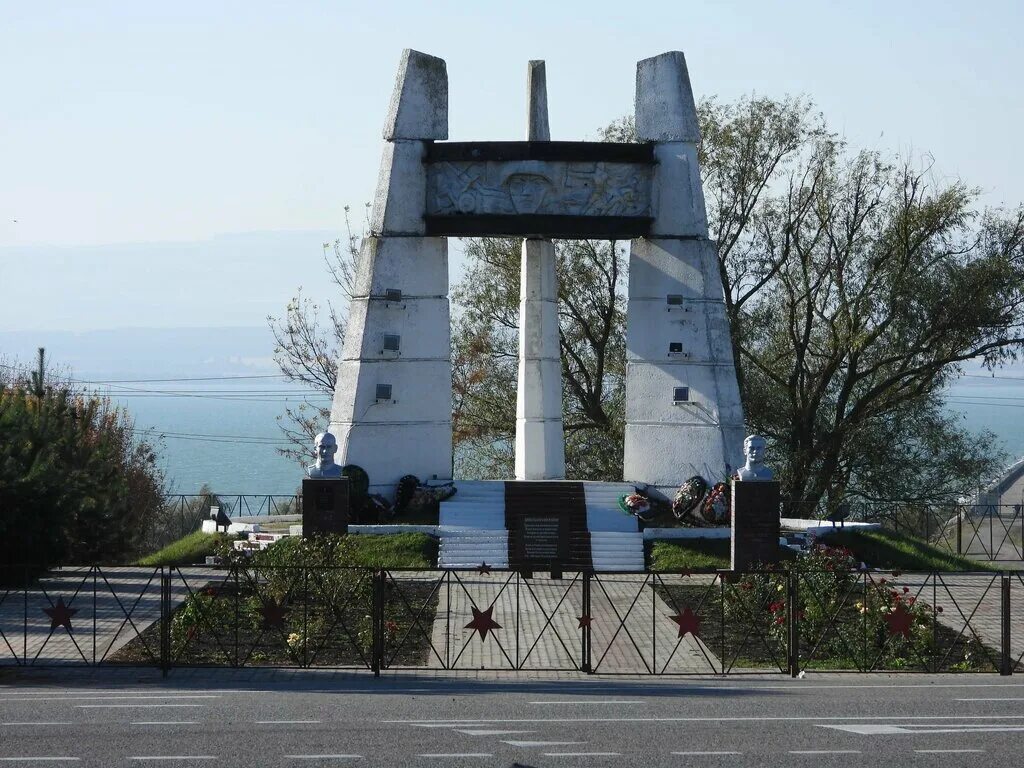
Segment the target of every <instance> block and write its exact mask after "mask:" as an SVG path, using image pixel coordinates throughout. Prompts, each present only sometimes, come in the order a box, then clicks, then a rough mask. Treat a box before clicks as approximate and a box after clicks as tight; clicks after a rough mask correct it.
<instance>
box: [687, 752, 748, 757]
mask: <svg viewBox="0 0 1024 768" xmlns="http://www.w3.org/2000/svg"><path fill="white" fill-rule="evenodd" d="M672 754H673V755H692V756H694V757H698V756H704V757H712V756H714V755H742V754H743V753H742V752H673V753H672Z"/></svg>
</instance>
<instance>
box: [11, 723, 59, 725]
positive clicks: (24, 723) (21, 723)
mask: <svg viewBox="0 0 1024 768" xmlns="http://www.w3.org/2000/svg"><path fill="white" fill-rule="evenodd" d="M0 725H74V723H0Z"/></svg>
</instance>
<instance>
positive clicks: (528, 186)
mask: <svg viewBox="0 0 1024 768" xmlns="http://www.w3.org/2000/svg"><path fill="white" fill-rule="evenodd" d="M505 184H506V185H507V186H508V194H509V197H511V198H512V207H513V208H515V211H516V213H536V212H537V211H538V210H540V206H541V204H542V203H543V202H544V198H545V197H547V194H548V192H549V191H550V190H551V182H550V181H549V180H548V178H547V177H545V176H541V175H539V174H536V173H513V174H512V175H511V176H509V177H508V179H507V180H506V181H505Z"/></svg>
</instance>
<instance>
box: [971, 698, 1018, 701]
mask: <svg viewBox="0 0 1024 768" xmlns="http://www.w3.org/2000/svg"><path fill="white" fill-rule="evenodd" d="M953 701H1024V698H1019V699H953Z"/></svg>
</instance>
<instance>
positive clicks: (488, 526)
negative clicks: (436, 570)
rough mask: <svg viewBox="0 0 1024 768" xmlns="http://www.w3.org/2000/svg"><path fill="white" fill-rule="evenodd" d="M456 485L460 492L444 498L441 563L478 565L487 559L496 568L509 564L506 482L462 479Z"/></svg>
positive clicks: (447, 564)
mask: <svg viewBox="0 0 1024 768" xmlns="http://www.w3.org/2000/svg"><path fill="white" fill-rule="evenodd" d="M456 487H457V488H458V491H457V492H456V494H455V495H454V496H452V497H451V498H450V499H448V500H446V501H443V502H441V513H440V517H439V519H438V523H439V526H438V534H439V536H440V539H441V545H440V548H439V550H438V556H437V564H438V566H439V567H441V568H476V567H477V566H479V565H480V564H481V563H487V564H488V565H490V566H493V567H494V568H508V531H507V530H506V528H505V483H503V482H501V481H500V480H461V481H459V482H457V483H456Z"/></svg>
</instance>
